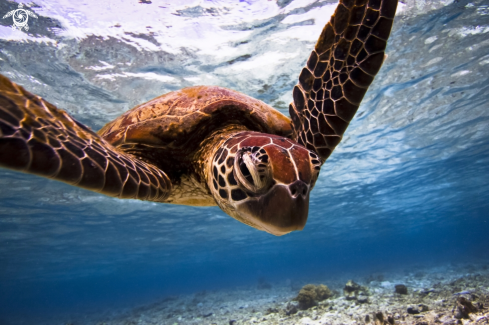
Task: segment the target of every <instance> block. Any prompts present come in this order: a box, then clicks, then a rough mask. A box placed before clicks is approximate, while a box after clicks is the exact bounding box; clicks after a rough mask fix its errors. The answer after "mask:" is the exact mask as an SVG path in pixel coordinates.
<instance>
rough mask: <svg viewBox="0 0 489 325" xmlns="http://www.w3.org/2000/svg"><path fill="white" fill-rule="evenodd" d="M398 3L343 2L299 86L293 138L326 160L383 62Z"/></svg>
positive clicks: (293, 113)
mask: <svg viewBox="0 0 489 325" xmlns="http://www.w3.org/2000/svg"><path fill="white" fill-rule="evenodd" d="M396 8H397V0H341V1H340V3H339V5H338V7H337V8H336V11H335V13H334V15H333V16H332V17H331V20H330V22H329V23H328V24H326V26H325V27H324V29H323V31H322V33H321V36H320V37H319V40H318V42H317V44H316V47H315V49H314V51H313V52H312V53H311V56H310V57H309V60H308V61H307V64H306V67H304V69H302V71H301V73H300V75H299V83H298V84H297V85H296V86H295V87H294V90H293V93H292V95H293V99H294V101H293V102H292V103H291V104H290V106H289V112H290V116H291V119H292V126H293V128H294V131H295V133H294V140H296V141H297V142H299V143H300V144H302V145H303V146H305V147H306V148H308V149H310V150H313V151H315V152H316V153H317V154H318V155H319V156H320V158H321V161H322V162H324V161H325V160H326V159H327V158H328V157H329V155H330V154H331V152H332V151H333V150H334V148H335V147H336V145H337V144H338V143H339V142H340V141H341V138H342V136H343V134H344V132H345V130H346V128H347V127H348V124H349V123H350V121H351V120H352V119H353V116H354V115H355V113H356V111H357V109H358V107H359V106H360V102H361V101H362V99H363V97H364V95H365V93H366V92H367V89H368V87H369V86H370V84H371V83H372V81H373V79H374V77H375V75H376V74H377V72H378V71H379V69H380V67H381V65H382V62H383V60H384V51H385V47H386V45H387V39H388V38H389V34H390V31H391V28H392V24H393V21H394V15H395V12H396Z"/></svg>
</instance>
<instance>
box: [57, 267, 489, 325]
mask: <svg viewBox="0 0 489 325" xmlns="http://www.w3.org/2000/svg"><path fill="white" fill-rule="evenodd" d="M350 279H351V280H353V281H355V282H356V283H358V284H359V285H361V286H363V288H364V289H365V292H364V293H363V294H362V295H363V297H362V299H360V300H361V301H362V302H360V301H359V300H358V299H356V298H351V297H350V299H347V298H346V297H345V294H344V290H343V289H344V287H345V284H346V283H347V281H348V280H350ZM308 283H313V284H325V285H327V286H328V287H329V288H330V289H331V290H332V291H333V293H334V296H333V297H330V298H328V299H326V300H323V301H318V302H317V303H315V306H313V307H310V308H308V309H305V310H302V309H301V308H300V306H299V304H298V302H297V301H294V298H296V297H297V295H298V292H299V290H300V289H301V287H302V286H303V285H305V284H308ZM399 284H402V285H404V286H405V287H406V288H407V294H400V293H396V285H399ZM99 316H100V317H97V318H98V319H97V320H96V321H94V320H91V321H88V320H85V321H80V320H78V321H75V320H73V321H68V322H64V324H69V325H71V324H73V325H78V324H90V325H150V324H151V325H156V324H169V325H177V324H179V325H180V324H208V325H211V324H216V325H222V324H223V325H224V324H225V325H228V324H229V325H240V324H270V325H272V324H273V325H279V324H283V325H286V324H302V325H316V324H318V325H319V324H335V325H336V324H338V325H339V324H372V325H381V324H386V325H389V324H399V325H401V324H419V325H426V324H445V325H448V324H464V325H466V324H489V263H480V264H464V265H448V266H443V267H430V268H423V267H416V268H411V269H409V270H404V271H399V272H389V273H387V272H386V273H373V274H367V275H365V276H363V277H361V276H357V277H356V278H354V277H353V278H349V277H348V275H342V276H341V277H338V278H336V279H331V278H327V279H323V280H321V281H318V279H315V281H302V282H294V281H292V280H286V281H281V283H274V282H273V281H271V282H270V283H268V282H267V281H264V280H261V282H259V283H258V284H257V285H254V286H249V287H239V288H235V289H228V290H220V291H207V292H198V293H194V294H189V295H181V296H173V297H166V298H164V299H162V300H160V301H157V302H154V303H152V304H149V305H145V306H139V307H137V308H134V309H131V310H127V309H126V310H125V311H120V312H118V313H116V314H114V311H112V312H111V315H110V316H109V315H108V314H106V315H99ZM92 319H93V318H92Z"/></svg>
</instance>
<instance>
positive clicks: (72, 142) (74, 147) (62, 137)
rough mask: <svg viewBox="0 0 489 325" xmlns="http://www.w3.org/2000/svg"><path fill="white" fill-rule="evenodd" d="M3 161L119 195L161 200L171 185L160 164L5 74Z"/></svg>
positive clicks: (0, 101)
mask: <svg viewBox="0 0 489 325" xmlns="http://www.w3.org/2000/svg"><path fill="white" fill-rule="evenodd" d="M0 167H5V168H10V169H14V170H18V171H22V172H26V173H32V174H37V175H40V176H44V177H47V178H52V179H56V180H59V181H62V182H65V183H68V184H71V185H74V186H78V187H82V188H86V189H89V190H92V191H95V192H100V193H103V194H106V195H109V196H115V197H119V198H133V199H140V200H148V201H157V202H161V201H164V199H165V198H166V197H167V196H168V194H169V192H170V190H171V187H172V186H171V182H170V180H169V178H168V176H167V175H166V174H165V173H164V172H163V171H161V170H160V169H158V168H156V167H155V166H153V165H151V164H148V163H145V162H143V161H141V160H140V159H138V158H137V157H135V156H133V155H131V154H127V153H124V152H121V151H119V150H117V149H116V148H114V147H113V146H112V145H111V144H109V143H108V142H107V141H105V140H104V139H102V138H101V137H100V136H99V135H97V134H96V133H94V132H93V131H91V130H90V129H88V128H87V127H86V126H84V125H82V124H81V123H79V122H77V121H76V120H74V119H73V118H71V117H70V116H69V115H68V114H67V113H66V112H64V111H62V110H58V109H57V108H56V107H55V106H53V105H51V104H50V103H48V102H46V101H44V100H43V99H42V98H40V97H38V96H35V95H33V94H31V93H29V92H28V91H26V90H25V89H24V88H22V87H20V86H19V85H16V84H14V83H13V82H11V81H10V80H9V79H8V78H6V77H4V76H2V75H0Z"/></svg>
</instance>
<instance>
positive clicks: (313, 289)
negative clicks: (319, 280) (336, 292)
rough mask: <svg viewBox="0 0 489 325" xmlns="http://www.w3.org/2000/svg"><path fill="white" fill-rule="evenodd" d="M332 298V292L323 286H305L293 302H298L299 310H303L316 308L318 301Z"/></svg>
mask: <svg viewBox="0 0 489 325" xmlns="http://www.w3.org/2000/svg"><path fill="white" fill-rule="evenodd" d="M332 296H333V292H332V291H331V290H330V289H329V288H328V287H327V286H325V285H324V284H320V285H318V286H315V285H314V284H306V285H305V286H303V287H302V289H301V290H300V291H299V294H298V295H297V297H296V298H295V299H294V300H295V301H297V302H299V309H302V310H304V309H308V308H311V307H313V306H316V305H317V304H318V302H319V301H323V300H326V299H328V298H330V297H332Z"/></svg>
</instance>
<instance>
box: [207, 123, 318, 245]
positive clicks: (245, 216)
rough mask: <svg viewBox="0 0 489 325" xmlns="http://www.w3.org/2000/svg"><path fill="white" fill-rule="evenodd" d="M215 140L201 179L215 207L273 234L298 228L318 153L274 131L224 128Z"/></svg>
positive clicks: (301, 224) (303, 217)
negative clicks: (216, 205) (272, 132)
mask: <svg viewBox="0 0 489 325" xmlns="http://www.w3.org/2000/svg"><path fill="white" fill-rule="evenodd" d="M223 139H224V141H223ZM216 141H219V142H220V145H218V146H214V148H216V150H214V151H213V152H212V154H211V158H212V159H210V160H208V161H207V165H206V168H207V170H206V180H207V183H208V187H209V188H210V190H211V192H212V194H213V196H214V198H215V199H216V201H217V204H218V205H219V206H220V207H221V209H222V210H223V211H225V212H226V213H227V214H229V215H230V216H232V217H233V218H235V219H237V220H239V221H241V222H243V223H245V224H247V225H249V226H252V227H254V228H256V229H259V230H264V231H266V232H269V233H271V234H274V235H277V236H280V235H283V234H286V233H289V232H291V231H294V230H302V229H303V228H304V226H305V224H306V221H307V216H308V209H309V193H310V191H311V190H312V188H313V187H314V184H315V182H316V180H317V178H318V174H319V169H320V166H321V162H320V160H319V157H318V156H317V155H316V154H315V153H314V152H312V151H310V150H307V149H306V148H304V147H303V146H301V145H299V144H298V143H297V142H295V141H293V140H291V139H287V138H284V137H281V136H278V135H271V134H263V133H258V132H250V131H244V132H242V131H230V132H227V134H226V136H224V137H223V138H222V139H217V140H216Z"/></svg>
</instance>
